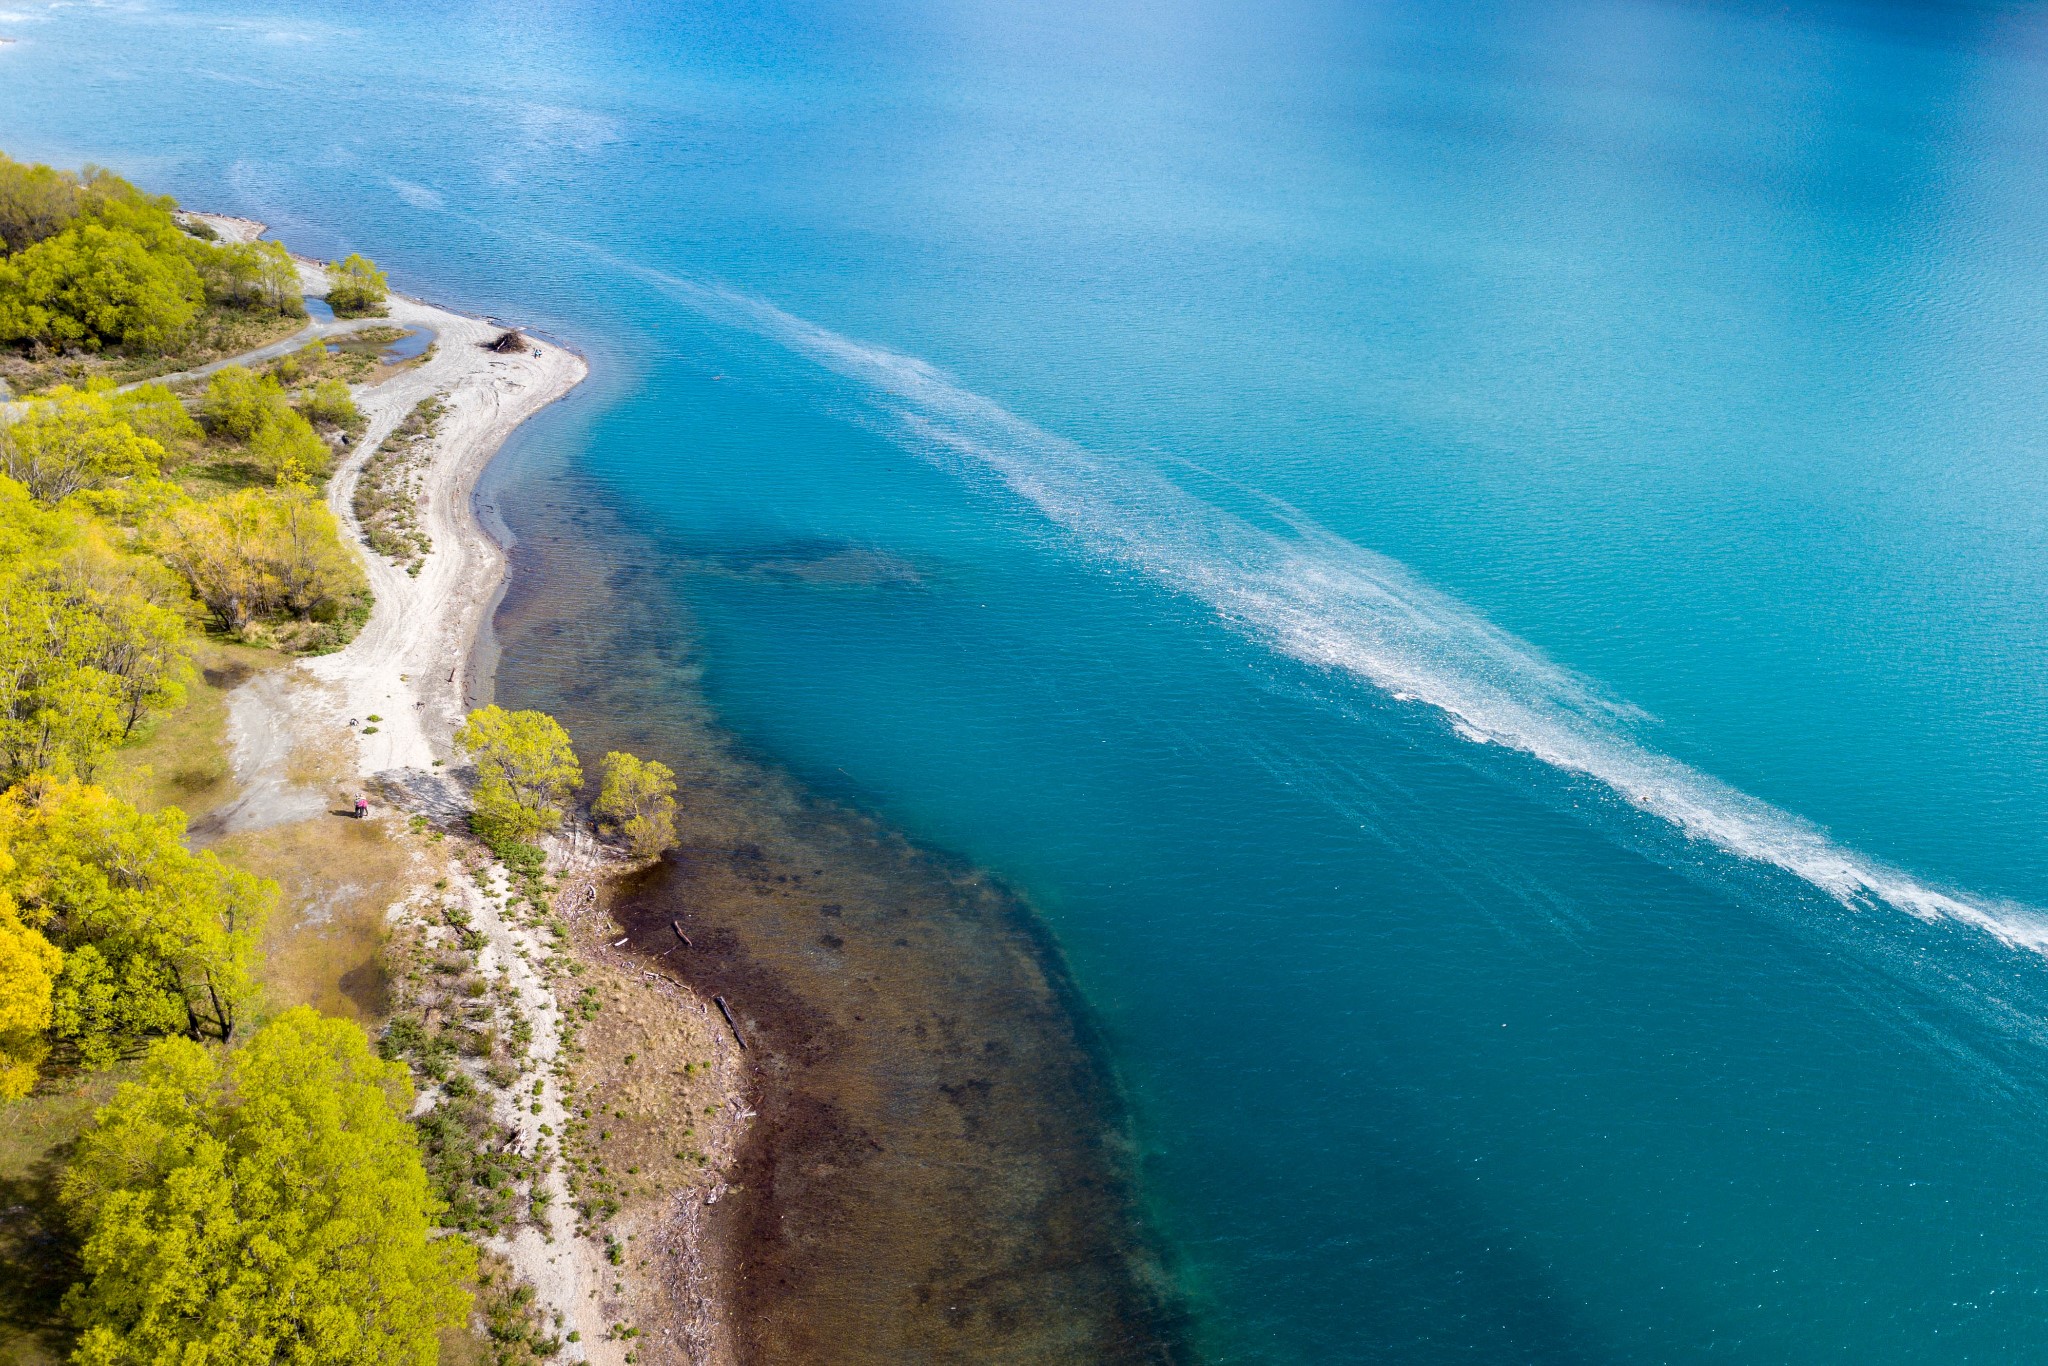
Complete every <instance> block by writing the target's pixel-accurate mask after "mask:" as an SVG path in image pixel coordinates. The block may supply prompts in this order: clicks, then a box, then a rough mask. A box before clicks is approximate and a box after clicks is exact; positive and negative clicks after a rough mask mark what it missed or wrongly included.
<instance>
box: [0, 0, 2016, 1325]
mask: <svg viewBox="0 0 2048 1366" xmlns="http://www.w3.org/2000/svg"><path fill="white" fill-rule="evenodd" d="M0 4H5V6H6V9H5V12H0V36H7V37H12V38H15V39H17V40H18V41H17V43H15V44H14V45H11V46H7V47H0V147H4V148H5V150H7V151H8V152H10V153H12V154H13V155H15V156H17V157H33V158H36V159H42V160H50V161H57V162H62V163H69V164H76V163H78V162H81V161H85V160H88V159H90V160H97V161H100V162H103V163H106V164H109V165H111V166H113V167H115V168H116V169H118V170H120V171H122V172H124V173H126V174H128V175H130V176H132V177H134V178H136V179H138V180H142V181H144V182H146V183H148V184H150V185H152V186H154V187H156V188H160V189H163V190H167V191H169V192H172V193H175V194H177V195H178V196H179V197H180V198H181V199H182V200H184V201H186V202H187V203H190V204H193V205H195V206H201V207H208V208H215V209H219V210H222V211H225V212H231V213H238V214H246V215H249V216H253V217H257V218H261V219H263V220H265V221H266V222H268V223H270V224H272V225H273V228H274V230H275V231H276V233H277V234H278V235H280V236H282V237H283V238H284V240H286V241H287V242H288V243H289V244H290V245H291V246H292V247H294V248H295V249H297V250H300V251H305V252H310V253H315V254H319V255H323V256H338V255H341V254H343V253H345V252H347V251H351V250H361V251H364V252H366V253H368V254H370V255H372V256H374V257H376V258H377V259H378V260H379V261H380V262H382V263H383V264H385V265H386V266H387V267H388V268H389V269H390V272H391V274H392V277H393V280H394V282H395V283H396V284H398V285H399V286H400V287H403V288H406V289H409V290H412V291H414V292H419V293H423V294H427V295H430V296H432V297H434V298H436V299H439V300H444V301H446V302H449V303H451V304H454V305H457V306H461V307H466V308H470V309H473V310H476V311H482V312H497V313H502V314H505V315H506V316H514V317H517V318H519V319H521V320H524V321H532V322H534V323H535V324H537V325H538V326H540V327H542V328H544V329H545V330H546V331H547V332H549V333H551V334H553V335H556V336H559V337H561V338H563V339H565V340H567V341H569V342H571V343H572V344H574V345H576V346H577V347H578V348H579V349H581V350H583V351H585V352H586V353H587V354H588V355H589V356H590V357H591V359H592V362H593V367H594V371H595V374H594V378H593V381H592V382H591V384H590V385H589V386H587V387H586V390H585V391H584V392H583V393H582V394H581V395H580V396H579V397H577V398H576V399H574V400H572V401H571V402H570V403H569V404H566V405H563V406H562V407H561V408H559V409H557V410H554V411H552V412H550V413H549V414H548V415H546V416H545V417H544V418H543V419H541V420H540V421H539V422H537V423H535V424H534V425H533V426H532V428H531V429H530V430H529V431H528V432H527V433H525V434H524V435H523V436H522V437H521V438H520V439H519V440H518V441H517V442H516V443H515V449H514V451H513V452H512V454H511V455H510V456H509V457H508V460H507V462H506V463H505V466H504V470H503V471H501V472H500V473H498V474H497V475H495V476H494V477H495V478H496V479H498V480H499V481H500V488H501V492H503V493H504V494H505V496H506V499H507V501H508V502H510V501H511V500H512V499H513V498H514V497H516V494H517V489H518V487H519V482H518V481H519V480H520V479H521V478H540V477H542V476H541V475H540V474H538V473H532V471H539V470H544V469H549V468H556V467H558V466H561V465H563V464H565V463H566V464H567V465H568V466H570V467H572V468H573V469H574V470H575V471H576V474H577V478H578V479H579V480H581V481H582V486H583V487H587V488H588V489H590V490H592V491H593V492H592V494H591V496H593V497H601V498H602V499H604V500H605V501H606V502H607V504H608V505H609V506H610V507H611V508H612V509H614V510H615V511H616V512H617V514H618V515H619V516H620V517H622V518H623V519H624V520H625V521H626V522H628V523H629V524H631V525H633V526H635V527H637V528H640V529H641V530H642V531H643V532H644V534H645V538H646V541H647V544H648V545H649V546H650V547H652V548H653V553H656V554H661V555H668V556H672V557H673V558H674V560H675V561H676V563H678V564H679V565H680V564H684V563H692V564H701V563H706V562H717V561H719V560H720V559H721V558H722V557H723V558H732V559H745V558H747V557H758V556H761V555H764V554H772V553H777V552H778V548H788V547H799V548H809V549H817V548H821V547H822V548H824V549H825V550H826V551H827V552H829V553H841V552H844V551H846V550H852V551H855V552H858V553H860V554H861V555H864V556H868V557H872V560H873V562H875V563H882V564H887V565H891V566H896V567H897V568H896V570H895V571H894V572H891V573H890V574H887V575H883V576H881V581H880V582H878V583H874V584H870V585H868V586H866V587H863V588H861V589H859V590H858V591H854V590H851V589H848V588H847V587H845V586H843V585H839V586H831V585H824V586H821V585H819V584H816V583H808V582H804V581H802V580H801V579H800V578H799V579H778V580H772V581H768V580H763V579H761V578H759V577H758V576H747V575H718V574H684V573H680V572H679V573H678V574H677V575H676V578H675V580H674V588H673V592H674V595H675V597H674V606H675V610H676V613H677V616H678V619H679V620H680V619H681V618H682V617H683V616H685V615H687V617H688V620H689V622H690V630H691V631H692V632H693V641H694V647H693V648H695V649H696V650H697V651H698V657H699V658H700V659H701V661H702V663H703V664H704V667H705V677H704V680H703V685H704V687H705V688H706V690H707V691H708V693H709V696H710V698H711V700H712V702H713V703H714V704H715V706H716V707H717V709H718V713H719V716H720V718H721V720H722V721H723V723H724V724H725V725H727V726H729V727H730V728H731V729H732V730H733V731H734V732H735V733H737V734H738V735H739V736H740V737H742V738H743V739H744V740H745V741H746V742H748V743H749V744H750V745H752V746H753V747H755V748H756V749H758V751H759V752H761V753H763V754H765V755H768V756H770V757H772V758H773V759H774V760H775V761H776V762H778V763H780V764H782V765H784V766H786V767H787V768H788V769H789V770H790V771H791V772H793V773H795V774H796V775H798V776H799V777H801V778H802V779H804V780H805V781H806V782H808V783H810V784H812V785H813V786H814V787H816V788H817V789H819V790H821V791H823V792H825V793H827V794H829V795H832V796H834V797H838V798H841V799H844V800H847V801H851V802H854V803H857V804H859V805H862V806H865V807H867V808H869V809H872V810H874V811H876V812H878V813H880V814H881V815H883V816H885V817H886V818H887V819H889V820H890V821H892V822H894V823H895V824H896V825H898V826H899V827H900V828H902V829H903V830H905V831H906V832H908V833H910V834H911V835H912V836H913V837H915V838H917V839H920V840H922V841H925V842H927V843H929V844H931V845H933V846H935V847H937V848H940V849H943V850H946V851H948V852H951V853H954V854H957V855H959V856H961V857H964V858H966V859H969V860H972V861H974V862H976V863H978V864H981V865H983V866H986V867H988V868H989V869H991V870H993V871H994V872H995V873H997V874H998V875H999V876H1001V877H1003V878H1004V879H1006V880H1008V881H1009V882H1010V883H1011V884H1013V885H1015V886H1016V887H1018V888H1020V889H1021V890H1023V891H1024V892H1025V893H1026V894H1027V895H1028V896H1029V897H1030V898H1031V899H1032V901H1033V902H1034V904H1036V905H1037V906H1038V907H1039V908H1040V910H1041V911H1042V913H1043V914H1044V916H1045V918H1046V920H1047V923H1048V924H1049V926H1050V928H1051V930H1052V932H1053V934H1054V936H1055V937H1056V939H1057V940H1058V942H1059V943H1060V945H1061V946H1062V947H1063V949H1064V951H1065V953H1066V955H1067V957H1068V959H1069V962H1070V963H1071V966H1072V969H1073V973H1074V976H1075V979H1076V981H1077V983H1078V985H1079V987H1080V989H1081V991H1082V993H1083V995H1084V996H1085V997H1086V999H1087V1001H1088V1003H1089V1005H1090V1007H1091V1008H1092V1010H1093V1011H1094V1012H1095V1014H1096V1016H1097V1022H1098V1024H1099V1025H1100V1027H1101V1030H1102V1032H1103V1035H1104V1037H1105V1039H1106V1040H1107V1042H1108V1045H1109V1048H1110V1050H1111V1054H1112V1060H1113V1063H1114V1066H1115V1068H1116V1070H1117V1073H1118V1075H1119V1077H1120V1078H1121V1080H1122V1083H1123V1085H1124V1086H1125V1088H1126V1089H1127V1091H1128V1093H1129V1095H1130V1098H1131V1101H1132V1104H1133V1109H1134V1113H1135V1116H1136V1122H1137V1125H1138V1129H1139V1137H1140V1139H1141V1142H1142V1144H1143V1149H1144V1165H1143V1178H1144V1180H1143V1190H1142V1198H1143V1201H1144V1205H1145V1208H1146V1210H1147V1211H1148V1214H1149V1216H1150V1217H1151V1219H1152V1220H1153V1222H1154V1224H1155V1226H1156V1228H1157V1230H1158V1231H1159V1233H1160V1235H1161V1237H1162V1238H1163V1239H1164V1241H1165V1243H1166V1245H1167V1246H1168V1248H1169V1249H1170V1252H1171V1255H1172V1257H1173V1259H1174V1267H1175V1271H1176V1274H1177V1275H1178V1277H1179V1278H1180V1282H1181V1285H1182V1288H1183V1292H1184V1293H1185V1295H1186V1297H1187V1299H1188V1302H1189V1305H1190V1308H1191V1310H1192V1313H1193V1318H1194V1324H1195V1328H1194V1332H1195V1335H1196V1339H1197V1344H1198V1346H1199V1347H1200V1349H1201V1351H1202V1353H1203V1355H1204V1356H1205V1357H1206V1358H1207V1359H1209V1360H1212V1361H1216V1362H1232V1363H1237V1362H1242V1363H1293V1362H1349V1361H1372V1362H1403V1363H1407V1362H1417V1363H1431V1364H1434V1363H1524V1362H1556V1363H1638V1362H1716V1363H1719V1362H1745V1363H1779V1362H1808V1361H1820V1360H1841V1361H1847V1362H1857V1363H1874V1362H1974V1361H1985V1362H2025V1361H2048V1293H2044V1284H2048V1029H2044V1026H2043V1019H2044V1012H2048V957H2044V956H2043V952H2044V949H2048V911H2044V910H2042V909H2040V908H2043V907H2048V846H2044V844H2043V841H2042V838H2041V836H2042V832H2043V827H2044V820H2048V764H2044V763H2043V759H2044V757H2048V707H2044V705H2043V703H2044V700H2048V698H2044V693H2048V598H2044V589H2048V558H2044V550H2048V402H2044V382H2043V381H2044V376H2048V271H2044V270H2043V269H2042V263H2043V261H2044V259H2048V122H2044V120H2043V118H2042V110H2043V109H2044V108H2048V11H2044V10H2042V9H2040V8H2038V7H2035V6H2026V5H2002V4H1992V3H1986V4H1955V5H1938V4H1868V5H1857V4H1839V5H1822V4H1794V5H1789V6H1787V5H1781V4H1769V5H1765V4H1752V5H1745V4H1739V3H1730V4H1719V5H1714V4H1692V3H1687V4H1679V3H1672V4H1653V3H1633V2H1631V0H1615V2H1614V3H1607V4H1598V3H1584V4H1572V3H1541V2H1536V3H1525V4H1520V5H1492V4H1483V3H1451V4H1443V5H1433V6H1424V5H1417V4H1365V3H1358V4H1337V3H1330V0H1277V2H1276V3H1271V4H1267V5H1258V6H1254V5H1249V4H1238V5H1226V4H1218V3H1207V2H1205V0H1190V2H1189V3H1184V4H1180V5H1173V6H1168V5H1152V4H1137V3H1133V4H1115V3H1111V4H1093V5H1082V4H1074V3H1060V2H1059V0H1055V3H1050V4H1044V5H1037V6H1026V5H1013V4H1002V3H989V4H976V3H971V2H970V3H963V4H957V5H941V4H933V3H928V2H927V0H883V2H882V3H870V4H866V5H858V6H856V5H843V6H841V5H833V4H816V5H804V4H796V3H789V4H778V3H755V4H744V5H742V4H734V5H708V6H707V5H697V6H691V5H682V4H668V3H645V2H643V3H625V4H609V5H602V6H597V5H570V4H562V3H551V2H547V0H544V2H543V3H535V4H519V5H512V4H502V3H488V2H484V0H480V2H479V3H474V4H466V5H451V4H445V3H432V2H428V3H419V4H414V5H409V6H404V7H390V8H388V9H379V10H378V11H377V13H376V15H375V17H374V19H373V18H372V17H370V16H369V14H368V12H367V11H366V10H365V9H364V8H363V7H360V6H355V5H342V4H339V3H333V4H304V5H296V6H266V5H260V4H246V3H243V4H236V5H232V6H230V5H226V4H211V3H177V2H176V0H166V2H164V3H155V2H153V0H137V2H136V3H130V4H122V5H116V6H109V7H92V8H71V7H50V6H46V5H44V4H42V3H40V0H38V2H37V3H28V2H27V0H0ZM522 470H525V471H528V473H526V474H524V475H522V473H521V471H522ZM515 521H516V518H515ZM806 553H808V550H807V552H806ZM594 667H601V662H600V663H595V664H594ZM646 702H647V705H648V706H649V707H659V706H660V705H661V697H660V696H658V695H657V696H650V697H649V698H648V699H646Z"/></svg>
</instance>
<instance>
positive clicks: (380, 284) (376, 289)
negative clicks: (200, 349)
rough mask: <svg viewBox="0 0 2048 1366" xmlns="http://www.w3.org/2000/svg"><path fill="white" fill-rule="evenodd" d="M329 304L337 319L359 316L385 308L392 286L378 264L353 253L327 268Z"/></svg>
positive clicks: (357, 253)
mask: <svg viewBox="0 0 2048 1366" xmlns="http://www.w3.org/2000/svg"><path fill="white" fill-rule="evenodd" d="M327 280H328V284H327V306H328V307H329V308H331V309H333V310H334V316H335V317H337V318H360V317H364V316H366V315H368V314H372V313H381V312H383V311H384V300H385V298H386V297H387V296H388V295H389V293H390V286H389V285H388V284H387V283H386V281H385V279H384V272H383V271H381V270H379V269H377V263H376V262H375V261H372V260H371V259H370V258H369V257H367V256H364V255H362V254H361V253H360V252H352V253H350V254H349V255H348V256H346V257H343V258H342V259H341V260H339V261H336V262H335V263H334V264H333V265H331V266H329V267H328V268H327Z"/></svg>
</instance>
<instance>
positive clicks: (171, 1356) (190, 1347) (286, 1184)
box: [63, 1006, 476, 1366]
mask: <svg viewBox="0 0 2048 1366" xmlns="http://www.w3.org/2000/svg"><path fill="white" fill-rule="evenodd" d="M411 1103H412V1085H411V1081H410V1079H409V1077H408V1074H407V1072H406V1068H405V1065H404V1064H403V1063H397V1062H385V1061H383V1060H382V1059H380V1058H378V1057H377V1056H376V1054H375V1053H374V1052H372V1051H371V1048H370V1043H369V1040H368V1038H367V1037H366V1036H365V1035H364V1034H363V1031H362V1030H361V1029H360V1028H359V1027H358V1026H356V1025H354V1024H352V1023H350V1022H348V1021H346V1020H338V1019H332V1018H328V1017H324V1016H322V1015H320V1014H318V1013H316V1012H315V1011H313V1010H310V1009H308V1008H306V1007H304V1006H300V1007H298V1008H296V1009H293V1010H288V1011H286V1012H285V1013H284V1014H282V1015H280V1016H278V1017H277V1018H276V1019H274V1020H272V1021H271V1022H270V1023H268V1024H266V1025H264V1026H263V1028H261V1029H259V1030H258V1031H257V1032H256V1033H255V1035H254V1036H253V1037H251V1038H250V1039H249V1041H248V1042H247V1043H246V1044H244V1045H243V1046H242V1047H240V1048H238V1049H236V1050H234V1051H233V1052H230V1053H226V1054H225V1055H223V1054H221V1053H219V1052H216V1051H213V1050H209V1049H207V1048H205V1047H202V1046H201V1045H199V1044H196V1043H192V1042H191V1041H189V1040H185V1039H166V1040H163V1041H162V1042H160V1043H158V1044H156V1045H155V1046H154V1047H153V1048H152V1050H151V1052H150V1055H149V1058H148V1060H147V1061H146V1062H145V1063H144V1065H143V1068H142V1075H141V1077H140V1079H139V1080H137V1081H134V1082H130V1083H128V1084H126V1085H124V1086H122V1087H121V1089H120V1090H119V1091H118V1092H117V1093H116V1094H115V1097H114V1099H113V1100H112V1101H111V1102H109V1103H108V1104H107V1105H106V1106H105V1107H103V1108H102V1109H101V1110H100V1112H99V1114H98V1115H97V1116H96V1117H95V1119H94V1122H93V1127H92V1128H91V1129H90V1130H88V1131H87V1132H86V1134H85V1135H84V1137H83V1138H81V1139H80V1140H79V1142H78V1148H77V1151H76V1154H75V1155H74V1157H73V1158H72V1161H71V1164H70V1166H69V1167H68V1169H67V1170H66V1171H65V1174H64V1179H63V1194H64V1198H65V1201H66V1204H67V1205H68V1206H69V1208H70V1210H71V1212H72V1215H73V1217H74V1218H75V1220H76V1221H77V1223H78V1226H79V1230H80V1232H81V1234H82V1235H83V1239H84V1246H83V1248H82V1249H81V1253H80V1263H81V1269H82V1271H83V1274H84V1279H83V1280H82V1281H81V1282H80V1284H79V1285H77V1286H76V1287H75V1288H74V1289H73V1290H72V1291H71V1293H70V1294H69V1295H68V1296H67V1297H66V1299H65V1307H66V1309H67V1310H68V1311H69V1313H70V1314H71V1316H72V1318H73V1320H74V1321H75V1322H76V1323H77V1325H78V1328H79V1340H78V1347H77V1350H76V1352H75V1353H74V1355H73V1356H72V1360H73V1361H74V1362H76V1363H78V1364H79V1366H166V1363H173V1362H175V1363H178V1366H244V1364H245V1363H248V1364H250V1366H253V1363H258V1362H261V1363H266V1364H267V1363H273V1362H278V1363H283V1362H289V1363H292V1364H293V1366H432V1364H433V1362H434V1361H435V1360H436V1359H437V1354H438V1350H439V1342H438V1338H439V1334H440V1332H441V1330H443V1329H445V1328H451V1327H455V1326H457V1325H459V1324H461V1323H462V1322H463V1321H464V1320H465V1318H466V1317H467V1315H468V1311H469V1295H468V1293H467V1292H466V1291H465V1290H464V1289H463V1282H464V1281H465V1280H466V1279H467V1278H468V1277H469V1276H470V1275H471V1274H472V1273H473V1272H474V1270H475V1267H476V1253H475V1251H474V1249H472V1248H471V1247H470V1245H469V1244H468V1243H467V1242H465V1241H464V1240H462V1239H460V1238H447V1237H435V1236H434V1223H435V1219H436V1216H437V1215H438V1213H439V1205H438V1202H437V1201H436V1200H435V1198H434V1196H433V1194H432V1192H431V1190H430V1188H429V1187H428V1184H427V1174H426V1171H425V1168H424V1167H423V1165H422V1163H421V1161H420V1154H419V1145H418V1140H417V1139H416V1138H415V1136H414V1133H413V1129H412V1126H411V1125H410V1124H408V1123H407V1122H406V1114H407V1112H408V1110H409V1109H410V1107H411Z"/></svg>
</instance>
